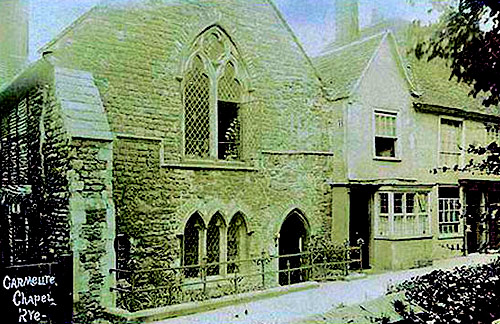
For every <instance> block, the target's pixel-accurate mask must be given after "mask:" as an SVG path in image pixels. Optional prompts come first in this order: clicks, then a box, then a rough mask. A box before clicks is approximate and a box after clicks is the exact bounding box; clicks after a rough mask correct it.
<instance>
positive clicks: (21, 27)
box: [0, 0, 29, 85]
mask: <svg viewBox="0 0 500 324" xmlns="http://www.w3.org/2000/svg"><path fill="white" fill-rule="evenodd" d="M28 32H29V31H28V0H0V85H2V84H3V83H5V82H7V81H9V80H10V79H11V78H12V77H13V76H15V75H16V74H17V73H19V72H20V71H21V69H22V68H23V67H24V66H26V63H27V60H28Z"/></svg>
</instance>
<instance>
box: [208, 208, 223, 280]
mask: <svg viewBox="0 0 500 324" xmlns="http://www.w3.org/2000/svg"><path fill="white" fill-rule="evenodd" d="M224 229H225V224H224V219H223V218H222V216H221V215H220V214H219V213H217V214H215V215H214V216H213V217H212V219H211V220H210V222H209V223H208V229H207V263H209V264H210V263H218V262H221V261H222V260H221V259H222V258H221V250H222V249H221V242H222V240H223V237H222V236H223V233H224ZM207 274H208V275H209V276H211V275H218V274H220V265H218V264H217V265H211V266H208V268H207Z"/></svg>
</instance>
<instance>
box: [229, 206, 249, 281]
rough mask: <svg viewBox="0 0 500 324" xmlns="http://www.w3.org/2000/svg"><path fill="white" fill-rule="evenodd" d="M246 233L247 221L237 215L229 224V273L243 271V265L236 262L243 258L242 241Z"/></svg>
mask: <svg viewBox="0 0 500 324" xmlns="http://www.w3.org/2000/svg"><path fill="white" fill-rule="evenodd" d="M245 232H246V226H245V221H244V219H243V218H242V217H241V216H240V215H236V216H234V217H233V219H232V220H231V223H230V224H229V229H228V232H227V261H228V266H227V272H228V273H234V272H236V271H238V272H239V271H241V264H240V263H238V262H236V261H238V260H241V258H242V248H243V247H242V240H243V237H244V234H245Z"/></svg>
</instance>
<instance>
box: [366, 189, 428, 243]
mask: <svg viewBox="0 0 500 324" xmlns="http://www.w3.org/2000/svg"><path fill="white" fill-rule="evenodd" d="M428 205H429V204H428V193H427V192H380V193H378V195H377V209H376V212H377V215H376V217H377V231H376V236H378V237H412V236H422V235H428V234H430V231H429V208H428Z"/></svg>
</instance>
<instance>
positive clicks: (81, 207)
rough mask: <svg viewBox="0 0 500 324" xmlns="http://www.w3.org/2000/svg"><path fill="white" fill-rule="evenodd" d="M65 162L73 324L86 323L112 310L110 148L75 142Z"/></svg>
mask: <svg viewBox="0 0 500 324" xmlns="http://www.w3.org/2000/svg"><path fill="white" fill-rule="evenodd" d="M69 156H70V159H69V165H70V167H71V169H70V170H69V171H68V180H69V190H70V193H71V194H70V203H69V206H70V211H71V219H72V226H71V241H72V242H73V255H74V267H75V276H76V277H75V278H74V284H75V289H74V294H75V297H74V300H75V302H76V304H75V310H76V313H77V314H78V315H77V318H76V321H77V322H81V323H89V322H90V321H92V320H93V319H94V318H95V317H97V316H98V315H99V314H100V311H101V310H102V307H103V306H112V305H113V298H112V295H111V294H110V290H109V288H110V286H112V284H113V278H112V276H110V275H109V269H111V268H113V267H114V252H113V251H114V250H113V241H114V234H115V230H114V205H113V201H112V197H111V193H112V157H113V154H112V143H111V142H109V141H97V140H91V139H77V138H74V139H73V140H72V142H71V146H70V154H69Z"/></svg>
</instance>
